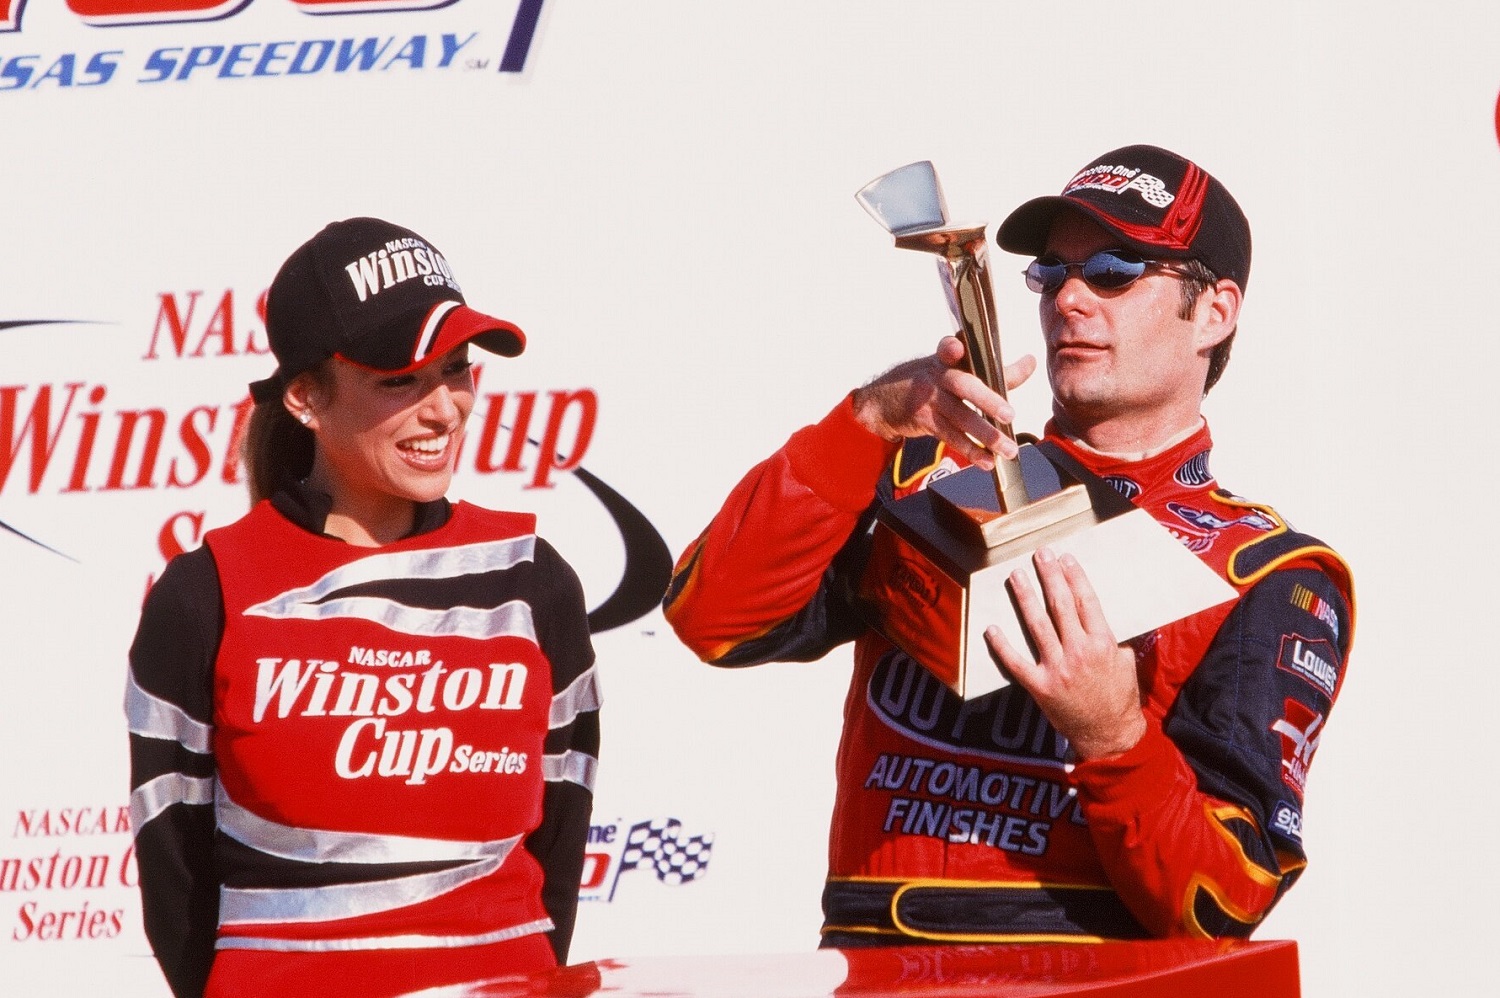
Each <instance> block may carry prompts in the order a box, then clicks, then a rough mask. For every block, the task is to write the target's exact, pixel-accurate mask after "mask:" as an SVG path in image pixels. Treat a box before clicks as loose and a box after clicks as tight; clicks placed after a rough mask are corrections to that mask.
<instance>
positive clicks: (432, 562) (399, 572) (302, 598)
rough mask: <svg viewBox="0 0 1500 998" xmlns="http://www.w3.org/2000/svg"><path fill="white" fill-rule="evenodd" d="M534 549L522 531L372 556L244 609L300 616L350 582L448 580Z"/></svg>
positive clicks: (491, 568) (512, 561)
mask: <svg viewBox="0 0 1500 998" xmlns="http://www.w3.org/2000/svg"><path fill="white" fill-rule="evenodd" d="M535 552H536V535H534V534H526V535H525V536H523V537H512V538H509V539H507V540H503V541H482V542H480V543H478V544H460V545H457V546H455V547H448V548H435V549H433V548H424V549H422V550H418V551H390V552H382V553H380V554H372V555H368V556H366V557H364V558H360V559H358V560H356V561H351V562H349V563H348V564H344V565H340V566H338V567H337V568H335V569H333V570H332V571H330V572H328V573H327V574H325V575H324V576H323V577H322V578H320V579H318V580H317V581H316V582H313V583H312V584H310V585H306V586H300V587H298V588H296V589H289V590H287V591H286V592H284V593H281V594H280V595H278V596H273V597H272V598H271V599H268V600H265V601H264V602H262V603H258V604H256V605H255V606H252V607H250V609H248V610H246V611H245V613H246V614H250V615H255V616H262V617H297V616H302V615H303V614H301V613H299V611H298V609H297V607H298V606H303V605H308V604H314V603H318V602H319V601H321V600H322V599H323V598H324V597H325V596H327V595H328V594H329V593H332V592H337V591H338V590H340V589H347V588H349V587H350V586H360V585H366V584H368V583H371V582H389V581H392V580H400V579H453V578H461V577H462V576H465V575H482V574H484V573H485V572H498V571H503V570H504V569H507V568H513V567H514V566H516V565H519V564H521V563H523V562H528V561H531V560H533V558H534V556H535Z"/></svg>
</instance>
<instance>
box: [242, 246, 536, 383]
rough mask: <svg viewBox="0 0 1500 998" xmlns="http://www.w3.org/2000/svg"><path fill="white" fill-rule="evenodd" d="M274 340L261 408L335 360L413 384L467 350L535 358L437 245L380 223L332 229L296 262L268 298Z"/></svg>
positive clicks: (285, 267) (301, 250)
mask: <svg viewBox="0 0 1500 998" xmlns="http://www.w3.org/2000/svg"><path fill="white" fill-rule="evenodd" d="M266 338H267V340H269V341H270V344H271V352H272V353H273V354H275V355H276V361H277V368H276V372H275V373H274V374H272V375H271V377H269V378H266V379H265V380H263V381H257V382H254V383H253V384H251V386H250V394H251V396H252V397H253V398H254V399H255V400H256V401H257V402H267V401H270V400H272V399H275V398H278V397H279V396H280V395H281V393H282V391H283V390H284V389H285V386H286V384H287V383H288V382H289V381H291V380H292V379H293V378H295V377H296V376H297V375H299V374H301V373H302V372H303V371H307V370H311V369H312V368H314V367H316V366H317V365H318V364H321V363H322V362H323V361H325V360H327V359H328V358H329V357H339V358H341V359H343V360H347V361H350V362H352V363H355V364H359V365H361V366H363V367H368V368H371V369H374V370H377V371H387V372H390V373H392V374H405V373H407V372H409V371H414V370H416V369H417V368H419V367H421V366H422V365H424V364H426V363H428V362H429V361H431V360H434V359H436V358H438V357H441V356H442V355H443V354H445V353H447V352H448V351H449V350H452V349H453V348H454V347H456V346H458V345H459V344H460V343H465V342H472V343H473V344H474V345H475V346H478V347H481V348H483V349H485V350H488V351H489V352H490V353H496V354H500V355H501V356H503V357H515V356H517V355H519V354H520V353H521V351H522V350H524V349H526V334H524V333H523V332H521V330H520V329H519V328H518V327H517V326H515V325H514V324H513V323H510V322H506V321H505V320H504V319H496V318H494V317H493V316H489V315H485V314H484V313H483V312H478V311H475V310H474V309H472V308H470V307H469V306H468V305H467V304H465V303H464V296H463V291H462V290H460V288H459V286H458V280H457V279H456V278H455V277H454V276H453V268H452V267H451V266H450V265H449V264H448V261H447V259H446V258H445V257H444V256H443V255H442V254H441V253H439V252H438V251H437V250H436V249H434V248H433V247H432V244H431V243H429V242H427V240H425V239H423V238H422V237H421V236H419V235H417V234H416V233H415V232H413V231H411V230H410V229H406V228H402V227H401V226H399V225H395V224H393V223H391V222H386V221H383V220H381V219H378V218H349V219H345V220H344V221H341V222H333V223H331V224H329V225H327V226H325V227H324V228H323V230H322V231H321V232H319V233H318V234H317V235H315V236H313V237H312V238H311V239H309V240H308V241H307V242H305V243H303V244H302V245H301V246H299V247H297V249H296V250H295V251H294V252H293V253H292V255H291V256H289V257H287V260H286V262H285V263H283V264H282V265H281V269H280V270H279V271H277V273H276V277H275V279H274V280H272V281H271V289H270V291H269V292H267V294H266Z"/></svg>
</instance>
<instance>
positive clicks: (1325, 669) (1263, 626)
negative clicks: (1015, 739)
mask: <svg viewBox="0 0 1500 998" xmlns="http://www.w3.org/2000/svg"><path fill="white" fill-rule="evenodd" d="M1319 608H1322V610H1323V611H1324V612H1318V609H1319ZM1351 608H1352V594H1349V593H1346V592H1345V591H1343V590H1342V589H1341V588H1340V587H1339V586H1338V585H1337V584H1336V582H1335V581H1334V580H1333V579H1332V578H1330V577H1329V576H1328V575H1327V574H1325V573H1324V572H1323V571H1322V570H1320V569H1316V568H1310V567H1295V566H1294V567H1288V568H1283V569H1281V570H1278V571H1276V572H1273V573H1271V575H1269V576H1268V577H1267V578H1265V579H1264V580H1262V581H1261V582H1260V583H1258V584H1257V585H1256V586H1255V587H1253V588H1252V589H1251V590H1250V591H1249V592H1248V593H1246V594H1245V595H1244V596H1243V597H1242V598H1241V599H1240V601H1239V603H1238V604H1237V605H1236V607H1235V609H1234V610H1233V611H1232V612H1231V613H1230V615H1229V617H1228V618H1227V619H1226V620H1225V621H1224V623H1223V625H1222V626H1221V627H1220V628H1219V629H1218V632H1217V633H1216V635H1215V637H1214V640H1213V642H1212V644H1211V645H1210V646H1209V648H1208V650H1207V652H1206V653H1204V654H1203V656H1202V658H1201V659H1200V661H1199V662H1198V663H1197V665H1196V667H1195V668H1194V670H1193V672H1192V675H1191V676H1190V677H1189V678H1188V680H1187V682H1186V683H1184V685H1183V686H1182V688H1181V690H1180V691H1179V692H1178V694H1177V697H1176V700H1175V702H1174V703H1173V704H1172V706H1171V708H1170V710H1168V711H1167V713H1166V716H1165V718H1163V719H1161V720H1158V719H1157V718H1156V717H1155V716H1154V715H1151V714H1148V718H1147V730H1146V734H1145V736H1144V737H1142V739H1141V740H1140V742H1138V743H1137V744H1136V745H1135V747H1133V748H1132V749H1130V750H1129V751H1128V752H1123V753H1121V754H1120V755H1118V756H1112V757H1109V758H1105V759H1094V760H1088V761H1084V762H1081V763H1079V764H1078V765H1077V766H1076V767H1075V769H1074V774H1073V776H1074V780H1075V782H1076V783H1077V785H1078V789H1079V799H1080V802H1081V804H1082V806H1083V811H1084V814H1085V816H1086V818H1087V819H1088V824H1089V828H1090V830H1091V833H1092V835H1093V840H1094V844H1095V848H1096V849H1097V850H1098V854H1099V857H1100V860H1101V862H1102V863H1103V865H1104V869H1105V871H1106V873H1107V874H1108V876H1109V879H1110V882H1111V884H1112V885H1113V886H1114V888H1115V890H1116V892H1117V893H1118V894H1119V895H1120V897H1121V899H1122V900H1124V902H1125V903H1126V905H1127V906H1128V907H1129V908H1130V910H1131V912H1132V913H1133V914H1134V915H1135V916H1136V918H1137V920H1139V921H1140V922H1141V924H1142V925H1144V926H1145V927H1146V928H1147V929H1149V930H1150V931H1151V933H1152V934H1153V935H1156V936H1215V937H1217V936H1248V935H1249V934H1250V933H1251V932H1252V931H1253V930H1254V929H1255V927H1256V926H1257V925H1258V924H1259V923H1260V921H1261V920H1262V919H1263V918H1264V917H1265V916H1266V914H1268V913H1269V912H1270V910H1271V908H1272V906H1273V905H1275V903H1276V902H1277V900H1278V899H1279V898H1280V897H1281V895H1282V894H1284V893H1285V892H1286V890H1287V889H1288V888H1290V887H1291V885H1292V884H1293V883H1294V882H1295V881H1296V880H1297V878H1298V877H1299V876H1300V875H1301V873H1302V870H1303V868H1304V867H1305V866H1306V864H1307V857H1306V853H1305V851H1304V849H1303V844H1302V833H1301V828H1302V811H1303V808H1304V806H1305V803H1306V802H1305V800H1304V794H1303V790H1304V785H1305V781H1306V779H1307V772H1308V768H1309V767H1310V766H1311V764H1312V759H1313V755H1314V753H1315V752H1316V750H1317V746H1318V745H1319V743H1320V742H1321V740H1322V736H1323V731H1324V728H1325V722H1326V720H1327V718H1328V716H1329V714H1330V712H1331V711H1332V709H1333V705H1334V700H1335V698H1336V696H1337V693H1338V689H1339V687H1340V685H1341V683H1342V680H1343V676H1344V670H1345V666H1346V665H1347V662H1348V653H1349V647H1350V644H1351V641H1352V632H1353V615H1352V609H1351Z"/></svg>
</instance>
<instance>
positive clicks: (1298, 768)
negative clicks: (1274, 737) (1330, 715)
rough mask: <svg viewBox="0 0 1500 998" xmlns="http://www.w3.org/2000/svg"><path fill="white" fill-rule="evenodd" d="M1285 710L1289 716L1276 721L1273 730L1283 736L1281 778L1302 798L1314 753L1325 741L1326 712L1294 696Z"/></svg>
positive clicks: (1287, 699) (1298, 797)
mask: <svg viewBox="0 0 1500 998" xmlns="http://www.w3.org/2000/svg"><path fill="white" fill-rule="evenodd" d="M1284 710H1285V712H1286V713H1285V716H1284V717H1282V718H1280V719H1279V720H1277V721H1276V722H1275V723H1274V724H1272V725H1271V730H1272V731H1274V732H1276V733H1277V734H1278V735H1280V736H1281V781H1282V782H1283V783H1285V784H1286V785H1287V786H1288V787H1290V788H1291V789H1292V790H1294V791H1295V792H1296V794H1297V799H1298V800H1301V799H1302V794H1303V791H1304V789H1305V788H1306V786H1307V770H1308V767H1309V766H1311V765H1312V759H1313V753H1315V752H1317V751H1318V743H1319V742H1321V741H1322V740H1323V720H1324V715H1323V714H1322V713H1320V712H1316V711H1313V710H1312V709H1310V708H1309V707H1308V706H1307V705H1306V704H1304V703H1302V702H1301V701H1299V700H1295V699H1293V698H1292V697H1287V698H1286V702H1285V706H1284Z"/></svg>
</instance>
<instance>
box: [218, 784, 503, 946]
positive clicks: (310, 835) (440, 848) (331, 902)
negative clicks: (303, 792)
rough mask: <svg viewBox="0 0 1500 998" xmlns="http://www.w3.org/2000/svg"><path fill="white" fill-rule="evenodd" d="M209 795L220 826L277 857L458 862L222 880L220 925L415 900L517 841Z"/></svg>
mask: <svg viewBox="0 0 1500 998" xmlns="http://www.w3.org/2000/svg"><path fill="white" fill-rule="evenodd" d="M215 803H216V805H217V812H218V820H219V830H220V831H222V832H223V833H224V834H225V835H227V836H229V837H230V838H232V839H234V840H235V841H237V842H241V843H243V844H244V845H246V846H249V847H250V848H252V849H255V850H257V851H259V852H263V853H266V854H268V855H272V856H277V857H279V858H282V859H291V860H297V861H300V862H305V863H360V864H369V865H373V864H386V863H432V862H455V861H457V862H460V864H461V865H459V866H455V867H452V868H450V869H447V870H437V871H433V872H425V873H415V874H411V875H409V876H405V877H395V878H391V879H385V880H375V881H361V882H358V883H349V884H328V885H323V886H316V887H303V888H269V887H254V888H233V887H222V888H220V890H219V924H220V925H235V924H241V923H247V922H323V921H328V920H330V919H336V918H353V917H356V916H359V915H370V914H375V913H376V912H382V911H390V910H392V909H395V908H404V907H406V906H408V905H413V904H419V903H421V902H423V901H428V900H431V899H432V898H435V897H438V896H439V895H442V894H446V893H448V892H449V891H452V890H457V889H458V888H459V887H462V886H463V885H465V884H468V883H472V882H473V881H475V880H478V879H480V878H481V877H486V876H489V875H490V874H491V873H494V872H495V871H496V870H498V869H500V867H501V865H503V864H504V862H505V858H506V857H507V856H509V855H510V852H511V850H512V849H514V848H515V847H516V845H517V843H519V842H520V841H521V836H519V835H514V836H511V837H510V838H506V839H496V840H494V841H490V842H471V841H464V840H453V839H432V838H417V837H415V836H407V835H378V834H374V833H370V832H339V831H328V830H325V829H315V828H297V827H294V826H291V825H283V824H281V823H279V822H276V821H272V820H270V819H268V818H262V817H260V816H259V815H257V814H254V813H253V812H251V811H250V810H248V809H247V808H244V807H241V806H240V805H238V804H236V803H235V802H234V801H233V800H231V799H230V797H229V794H228V793H227V792H226V791H224V790H223V789H222V788H221V789H220V791H219V794H218V798H217V800H216V802H215Z"/></svg>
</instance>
